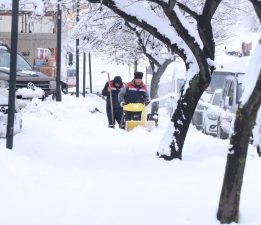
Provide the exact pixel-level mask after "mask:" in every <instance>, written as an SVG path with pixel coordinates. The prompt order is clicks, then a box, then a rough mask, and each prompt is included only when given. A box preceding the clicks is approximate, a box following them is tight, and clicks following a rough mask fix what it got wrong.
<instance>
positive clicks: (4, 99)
mask: <svg viewBox="0 0 261 225" xmlns="http://www.w3.org/2000/svg"><path fill="white" fill-rule="evenodd" d="M7 118H8V91H7V90H6V89H5V88H0V138H5V137H6V129H7ZM21 131H22V115H21V112H20V109H19V106H18V103H17V101H16V103H15V113H14V134H17V133H20V132H21Z"/></svg>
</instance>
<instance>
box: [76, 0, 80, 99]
mask: <svg viewBox="0 0 261 225" xmlns="http://www.w3.org/2000/svg"><path fill="white" fill-rule="evenodd" d="M76 22H77V23H78V22H79V0H77V3H76ZM79 84H80V82H79V38H77V39H76V97H79V86H80V85H79Z"/></svg>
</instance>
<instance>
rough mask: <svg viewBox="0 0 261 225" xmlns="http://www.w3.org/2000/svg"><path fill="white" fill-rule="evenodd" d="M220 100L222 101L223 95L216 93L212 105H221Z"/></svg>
mask: <svg viewBox="0 0 261 225" xmlns="http://www.w3.org/2000/svg"><path fill="white" fill-rule="evenodd" d="M220 100H221V93H216V94H215V95H214V98H213V101H212V105H219V104H220Z"/></svg>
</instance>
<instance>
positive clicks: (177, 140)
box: [158, 75, 208, 160]
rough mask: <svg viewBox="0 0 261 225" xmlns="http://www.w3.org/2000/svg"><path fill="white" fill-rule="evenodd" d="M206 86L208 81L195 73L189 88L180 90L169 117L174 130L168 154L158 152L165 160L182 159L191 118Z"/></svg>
mask: <svg viewBox="0 0 261 225" xmlns="http://www.w3.org/2000/svg"><path fill="white" fill-rule="evenodd" d="M207 86H208V83H207V82H206V81H203V80H202V78H201V76H199V75H196V76H194V78H193V79H192V81H191V82H190V86H189V88H187V90H185V93H183V92H184V90H182V91H181V96H180V98H179V100H178V103H177V108H176V110H175V112H174V114H173V116H172V118H171V121H172V122H173V123H174V128H175V131H174V134H173V139H172V141H171V144H170V155H166V154H160V153H158V155H159V156H160V157H161V158H164V159H165V160H172V159H174V158H178V159H182V149H183V145H184V141H185V138H186V135H187V131H188V128H189V125H190V122H191V119H192V117H193V114H194V111H195V109H196V106H197V103H198V101H199V99H200V97H201V95H202V93H203V92H204V91H205V89H206V87H207ZM183 88H184V87H183Z"/></svg>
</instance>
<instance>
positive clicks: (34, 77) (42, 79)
mask: <svg viewBox="0 0 261 225" xmlns="http://www.w3.org/2000/svg"><path fill="white" fill-rule="evenodd" d="M10 56H11V53H10V50H9V48H8V47H7V46H6V45H3V44H1V42H0V87H2V88H7V89H8V88H9V76H10ZM16 71H17V72H16V98H17V100H18V104H19V106H20V107H23V106H24V105H25V104H26V103H28V101H29V100H31V99H32V98H42V99H44V98H45V97H46V96H48V95H51V94H54V93H55V89H56V81H55V80H54V79H53V78H51V77H49V76H47V75H45V74H43V73H41V72H37V71H34V70H33V68H32V67H31V65H30V64H29V63H28V62H27V61H26V60H25V59H24V58H23V57H22V56H21V55H19V54H17V68H16ZM21 89H22V90H21ZM25 89H28V90H27V91H26V90H25ZM40 89H41V90H42V91H40Z"/></svg>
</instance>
